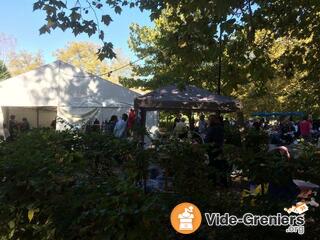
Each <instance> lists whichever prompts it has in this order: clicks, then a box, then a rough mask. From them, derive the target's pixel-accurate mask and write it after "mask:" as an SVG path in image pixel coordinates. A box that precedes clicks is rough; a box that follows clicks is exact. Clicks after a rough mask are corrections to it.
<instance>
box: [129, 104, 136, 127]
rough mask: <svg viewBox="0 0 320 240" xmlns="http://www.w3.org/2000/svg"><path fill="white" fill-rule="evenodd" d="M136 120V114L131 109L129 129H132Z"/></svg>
mask: <svg viewBox="0 0 320 240" xmlns="http://www.w3.org/2000/svg"><path fill="white" fill-rule="evenodd" d="M135 119H136V113H135V112H134V110H133V109H132V108H131V109H130V112H129V118H128V129H132V127H133V124H134V120H135Z"/></svg>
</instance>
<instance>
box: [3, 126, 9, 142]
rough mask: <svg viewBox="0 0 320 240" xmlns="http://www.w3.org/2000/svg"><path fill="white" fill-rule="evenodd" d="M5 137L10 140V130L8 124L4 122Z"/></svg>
mask: <svg viewBox="0 0 320 240" xmlns="http://www.w3.org/2000/svg"><path fill="white" fill-rule="evenodd" d="M3 137H4V140H5V141H8V140H9V139H10V132H9V129H8V128H7V124H3Z"/></svg>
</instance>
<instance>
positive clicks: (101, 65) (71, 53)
mask: <svg viewBox="0 0 320 240" xmlns="http://www.w3.org/2000/svg"><path fill="white" fill-rule="evenodd" d="M98 49H99V46H98V45H97V44H94V43H91V42H70V43H69V44H68V45H67V46H66V47H65V48H62V49H59V50H57V51H56V52H55V53H54V56H55V57H56V58H57V59H59V60H61V61H64V62H67V63H70V64H72V65H74V66H76V67H79V68H80V69H82V70H84V71H87V72H89V73H92V74H95V75H99V76H101V77H102V78H105V79H108V80H110V81H112V82H114V83H119V76H128V75H129V74H130V71H131V68H130V64H129V63H130V61H129V59H128V58H127V57H125V56H124V55H123V54H122V53H121V51H120V50H116V52H117V57H116V58H115V59H113V60H100V59H99V58H98ZM123 66H125V67H123ZM121 67H123V68H121ZM119 68H121V69H119ZM117 69H119V70H117ZM114 70H117V71H114ZM112 71H113V72H112Z"/></svg>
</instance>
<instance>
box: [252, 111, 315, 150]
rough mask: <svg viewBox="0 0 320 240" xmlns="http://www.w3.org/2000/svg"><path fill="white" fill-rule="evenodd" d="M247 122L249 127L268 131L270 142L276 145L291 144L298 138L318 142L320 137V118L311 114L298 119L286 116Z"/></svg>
mask: <svg viewBox="0 0 320 240" xmlns="http://www.w3.org/2000/svg"><path fill="white" fill-rule="evenodd" d="M247 124H248V127H249V128H254V129H256V130H258V131H260V130H262V131H266V132H267V133H268V134H269V136H270V143H271V144H275V145H290V144H292V143H297V140H298V139H303V140H304V141H307V142H316V141H318V138H319V137H320V119H313V118H312V115H311V114H309V115H306V116H304V117H303V118H302V119H300V120H296V121H295V120H294V119H293V118H292V117H290V116H286V117H282V118H280V119H279V120H274V121H268V120H265V119H264V118H261V119H256V120H254V121H249V122H248V123H247Z"/></svg>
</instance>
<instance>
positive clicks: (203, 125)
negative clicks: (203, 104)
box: [198, 115, 208, 134]
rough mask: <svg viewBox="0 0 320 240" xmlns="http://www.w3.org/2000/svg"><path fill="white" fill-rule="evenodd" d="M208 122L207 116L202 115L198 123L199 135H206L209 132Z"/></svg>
mask: <svg viewBox="0 0 320 240" xmlns="http://www.w3.org/2000/svg"><path fill="white" fill-rule="evenodd" d="M207 126H208V124H207V122H206V120H205V116H204V115H200V119H199V122H198V131H199V134H205V133H206V131H207Z"/></svg>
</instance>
